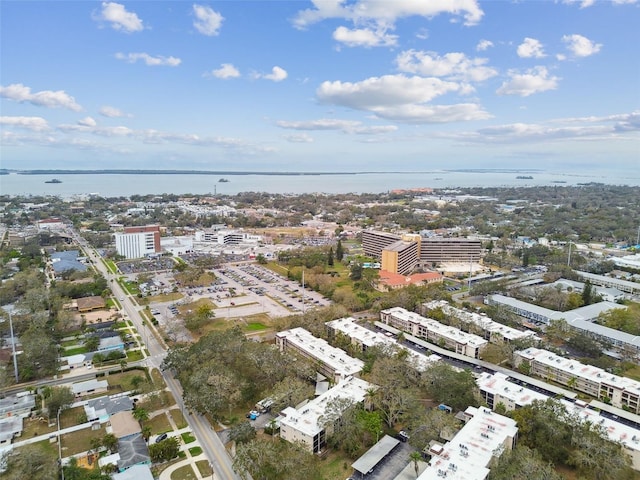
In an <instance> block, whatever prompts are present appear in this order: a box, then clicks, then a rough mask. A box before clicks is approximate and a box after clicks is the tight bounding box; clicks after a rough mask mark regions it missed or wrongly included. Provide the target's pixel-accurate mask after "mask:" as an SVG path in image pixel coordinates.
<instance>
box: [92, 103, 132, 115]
mask: <svg viewBox="0 0 640 480" xmlns="http://www.w3.org/2000/svg"><path fill="white" fill-rule="evenodd" d="M99 113H100V115H102V116H103V117H109V118H122V117H130V116H131V115H127V114H126V113H124V112H123V111H122V110H120V109H118V108H115V107H110V106H108V105H105V106H104V107H102V108H100V112H99Z"/></svg>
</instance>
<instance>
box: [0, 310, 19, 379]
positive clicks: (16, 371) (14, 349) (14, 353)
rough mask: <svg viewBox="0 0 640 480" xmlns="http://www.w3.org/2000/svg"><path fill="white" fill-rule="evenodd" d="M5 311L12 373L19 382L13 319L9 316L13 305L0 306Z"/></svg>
mask: <svg viewBox="0 0 640 480" xmlns="http://www.w3.org/2000/svg"><path fill="white" fill-rule="evenodd" d="M2 308H3V309H4V311H5V312H7V313H8V314H9V332H10V335H11V354H12V355H13V373H14V375H15V377H16V383H20V382H19V381H18V357H17V356H16V337H15V336H14V335H13V319H12V317H11V310H12V309H13V307H11V306H10V305H5V306H4V307H2Z"/></svg>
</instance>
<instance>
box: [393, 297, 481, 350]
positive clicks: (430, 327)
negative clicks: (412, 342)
mask: <svg viewBox="0 0 640 480" xmlns="http://www.w3.org/2000/svg"><path fill="white" fill-rule="evenodd" d="M380 320H381V321H382V322H383V323H386V324H387V325H391V326H392V327H394V328H397V329H398V330H402V331H403V332H407V333H409V334H411V335H413V336H414V337H418V338H423V339H425V340H426V341H428V342H431V343H435V344H436V345H438V346H440V347H443V348H448V349H449V350H453V351H454V352H456V353H459V354H461V355H465V356H467V357H472V358H480V353H481V352H482V350H484V348H485V347H486V346H487V344H488V342H487V341H486V340H485V339H484V338H482V337H480V336H478V335H474V334H472V333H466V332H463V331H462V330H459V329H457V328H454V327H451V326H447V325H443V324H442V323H439V322H437V321H435V320H432V319H430V318H425V317H423V316H421V315H418V314H417V313H414V312H410V311H408V310H405V309H404V308H401V307H393V308H389V309H387V310H382V311H381V312H380Z"/></svg>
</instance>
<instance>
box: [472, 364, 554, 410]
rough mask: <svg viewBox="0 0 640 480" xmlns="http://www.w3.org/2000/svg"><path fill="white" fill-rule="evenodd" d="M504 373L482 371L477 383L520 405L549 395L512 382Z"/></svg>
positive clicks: (481, 387)
mask: <svg viewBox="0 0 640 480" xmlns="http://www.w3.org/2000/svg"><path fill="white" fill-rule="evenodd" d="M508 378H509V377H507V376H506V375H505V374H504V373H500V372H496V373H494V374H493V375H492V374H490V373H487V372H483V373H481V374H480V375H479V376H478V377H477V378H476V384H477V385H478V387H479V388H480V390H482V391H485V392H488V393H491V394H492V395H500V396H501V397H504V398H508V399H509V400H511V401H512V402H513V403H514V404H516V405H517V406H519V407H522V406H524V405H529V404H530V403H532V402H533V401H534V400H541V401H543V402H544V401H545V400H547V399H548V398H549V396H547V395H544V394H542V393H540V392H536V391H535V390H531V389H529V388H526V387H523V386H522V385H518V384H517V383H513V382H510V381H509V380H508Z"/></svg>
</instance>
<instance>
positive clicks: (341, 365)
mask: <svg viewBox="0 0 640 480" xmlns="http://www.w3.org/2000/svg"><path fill="white" fill-rule="evenodd" d="M276 345H277V346H278V348H279V349H280V351H281V352H283V353H284V352H292V351H293V352H295V353H296V354H297V355H300V356H302V357H304V358H308V359H310V360H312V361H313V362H314V363H315V364H317V365H318V367H317V368H318V371H319V372H320V373H322V374H323V375H324V376H325V377H327V378H330V379H332V380H333V381H334V382H336V383H338V382H340V380H342V379H344V378H347V377H351V376H357V375H358V374H359V373H360V371H361V370H362V368H363V367H364V362H363V361H362V360H359V359H357V358H353V357H350V356H349V355H347V353H346V352H345V351H344V350H341V349H339V348H336V347H333V346H331V345H329V343H327V341H326V340H323V339H321V338H317V337H314V336H313V335H312V334H311V333H309V332H308V331H307V330H305V329H304V328H300V327H298V328H292V329H291V330H284V331H282V332H278V333H276Z"/></svg>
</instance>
